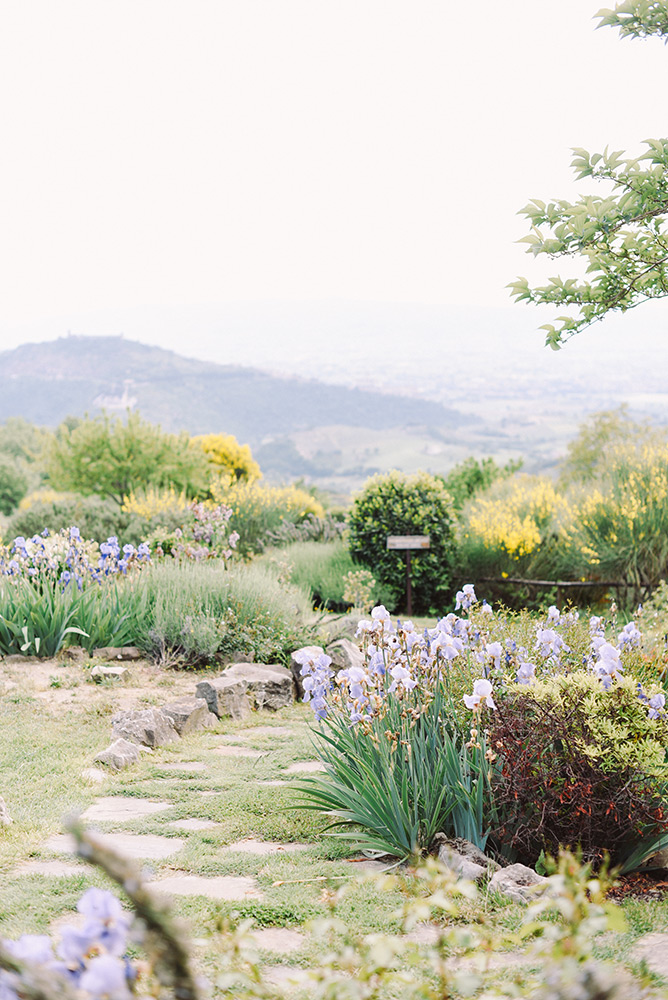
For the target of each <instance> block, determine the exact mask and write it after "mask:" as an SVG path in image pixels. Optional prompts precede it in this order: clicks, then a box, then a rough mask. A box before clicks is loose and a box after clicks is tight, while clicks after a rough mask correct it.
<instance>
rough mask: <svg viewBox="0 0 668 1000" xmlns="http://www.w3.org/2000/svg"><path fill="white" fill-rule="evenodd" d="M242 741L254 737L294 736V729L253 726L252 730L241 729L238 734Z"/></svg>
mask: <svg viewBox="0 0 668 1000" xmlns="http://www.w3.org/2000/svg"><path fill="white" fill-rule="evenodd" d="M237 735H238V737H239V738H240V739H251V740H252V739H253V737H254V736H278V737H282V736H294V735H295V731H294V729H288V727H287V726H253V727H252V728H251V729H241V730H239V732H238V733H237Z"/></svg>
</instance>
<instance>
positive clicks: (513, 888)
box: [489, 864, 547, 903]
mask: <svg viewBox="0 0 668 1000" xmlns="http://www.w3.org/2000/svg"><path fill="white" fill-rule="evenodd" d="M546 883H547V879H546V878H545V876H544V875H539V874H538V873H537V872H535V871H534V870H533V868H527V866H526V865H520V864H517V865H508V867H507V868H500V869H499V871H498V872H495V873H494V874H493V875H492V877H491V879H490V880H489V888H490V889H495V890H496V892H500V893H501V895H502V896H508V898H509V899H512V900H513V902H514V903H530V902H531V901H532V900H533V899H535V898H536V896H537V894H538V893H539V891H540V890H538V889H537V888H536V886H541V885H545V884H546Z"/></svg>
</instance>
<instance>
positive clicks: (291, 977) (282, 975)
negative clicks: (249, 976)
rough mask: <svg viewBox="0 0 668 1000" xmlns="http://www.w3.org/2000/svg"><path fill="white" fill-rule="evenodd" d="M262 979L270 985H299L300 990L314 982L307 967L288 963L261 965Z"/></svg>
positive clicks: (312, 984) (294, 986)
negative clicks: (293, 966) (292, 965)
mask: <svg viewBox="0 0 668 1000" xmlns="http://www.w3.org/2000/svg"><path fill="white" fill-rule="evenodd" d="M262 979H263V980H264V981H265V982H267V983H269V985H270V986H279V987H280V986H285V987H288V989H289V988H290V987H293V988H297V987H300V988H301V990H302V991H303V990H305V989H306V987H307V986H311V987H313V986H314V983H315V980H314V979H313V976H312V975H311V974H310V973H309V970H308V969H298V968H291V967H290V966H289V965H265V966H263V968H262Z"/></svg>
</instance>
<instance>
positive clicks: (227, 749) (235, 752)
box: [213, 746, 267, 760]
mask: <svg viewBox="0 0 668 1000" xmlns="http://www.w3.org/2000/svg"><path fill="white" fill-rule="evenodd" d="M213 752H214V753H217V754H218V755H219V756H220V757H250V758H251V759H252V760H257V759H258V757H266V756H267V753H266V751H262V750H251V748H250V747H237V746H223V747H216V748H215V750H214V751H213Z"/></svg>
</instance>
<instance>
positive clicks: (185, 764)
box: [156, 760, 206, 772]
mask: <svg viewBox="0 0 668 1000" xmlns="http://www.w3.org/2000/svg"><path fill="white" fill-rule="evenodd" d="M156 766H157V767H159V768H160V770H161V771H198V772H199V771H206V764H203V763H202V761H201V760H180V761H175V762H174V763H173V764H157V765H156Z"/></svg>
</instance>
